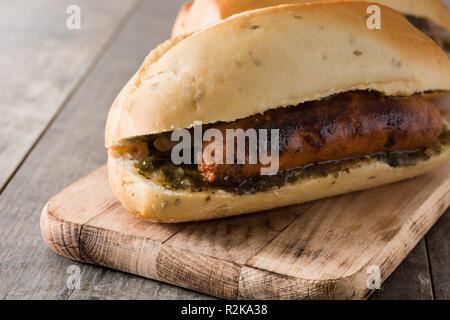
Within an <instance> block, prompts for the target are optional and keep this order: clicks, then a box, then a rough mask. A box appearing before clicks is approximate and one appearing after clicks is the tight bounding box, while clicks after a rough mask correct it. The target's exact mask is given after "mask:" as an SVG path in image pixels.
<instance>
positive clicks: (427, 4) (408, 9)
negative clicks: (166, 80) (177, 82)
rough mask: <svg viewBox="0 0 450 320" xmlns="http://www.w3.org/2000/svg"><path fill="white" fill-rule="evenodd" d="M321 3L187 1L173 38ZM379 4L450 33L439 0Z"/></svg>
mask: <svg viewBox="0 0 450 320" xmlns="http://www.w3.org/2000/svg"><path fill="white" fill-rule="evenodd" d="M319 1H324V0H196V1H195V2H187V3H186V4H185V5H184V6H183V7H182V8H181V10H180V13H179V14H178V17H177V20H176V22H175V24H174V27H173V29H172V36H177V35H180V34H184V33H189V32H193V31H196V30H200V29H202V28H204V27H206V26H208V25H210V24H212V23H214V22H216V21H218V20H221V19H225V18H228V17H230V16H232V15H234V14H237V13H240V12H243V11H248V10H255V9H259V8H265V7H271V6H278V5H282V4H293V3H305V2H319ZM325 1H326V0H325ZM376 2H378V3H381V4H384V5H386V6H389V7H391V8H393V9H396V10H398V11H399V12H401V13H403V14H404V15H412V16H416V17H423V18H427V19H429V20H431V21H432V22H434V23H436V24H437V25H439V26H441V27H443V28H446V29H448V30H450V11H449V10H448V9H447V7H446V6H445V5H444V4H443V3H442V2H441V1H440V0H378V1H376Z"/></svg>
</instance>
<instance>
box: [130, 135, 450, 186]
mask: <svg viewBox="0 0 450 320" xmlns="http://www.w3.org/2000/svg"><path fill="white" fill-rule="evenodd" d="M448 144H450V130H446V131H444V132H443V133H442V134H441V135H440V136H439V138H438V140H437V141H436V142H435V143H434V144H433V145H431V146H429V147H427V148H422V149H417V150H411V151H391V152H378V153H374V154H370V155H361V156H357V157H353V158H349V159H343V160H337V161H328V162H323V163H316V164H311V165H307V166H303V167H297V168H292V169H288V170H284V171H280V172H279V173H278V174H277V175H274V176H258V177H251V178H248V179H247V180H245V181H243V182H242V183H241V184H240V185H238V186H235V187H218V186H215V185H212V184H209V183H207V182H206V181H205V180H204V179H203V176H202V175H201V173H200V172H199V171H198V170H197V166H196V165H179V166H178V165H175V164H173V163H172V162H171V161H170V154H169V153H162V152H158V151H157V150H156V149H155V148H154V147H153V145H152V143H151V142H149V143H148V148H149V153H150V154H151V156H148V157H146V158H145V159H143V160H142V161H140V162H139V163H137V164H136V168H138V169H139V173H140V174H142V175H143V176H145V177H147V178H149V179H152V180H153V181H155V182H157V183H158V184H160V185H162V186H164V187H165V188H167V189H169V190H191V191H192V192H199V191H202V190H204V189H216V190H225V191H227V192H233V193H237V194H253V193H257V192H264V191H268V190H271V189H278V188H280V187H282V186H285V185H287V184H290V183H294V182H296V181H298V180H299V179H310V178H317V177H327V176H329V175H333V176H334V177H336V178H337V177H338V176H339V175H340V174H344V173H349V172H350V170H351V169H354V168H358V167H360V166H361V165H362V164H364V163H367V162H370V161H371V160H373V159H377V160H379V161H382V162H384V163H386V164H388V165H389V166H391V167H399V166H412V165H415V164H416V163H418V162H420V161H424V160H428V159H429V158H430V157H432V156H434V155H438V154H439V153H440V152H441V150H442V147H443V146H446V145H448Z"/></svg>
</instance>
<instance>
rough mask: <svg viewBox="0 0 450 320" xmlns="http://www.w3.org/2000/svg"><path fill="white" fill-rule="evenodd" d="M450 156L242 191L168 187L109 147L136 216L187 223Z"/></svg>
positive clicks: (111, 164) (118, 188) (118, 187)
mask: <svg viewBox="0 0 450 320" xmlns="http://www.w3.org/2000/svg"><path fill="white" fill-rule="evenodd" d="M449 158H450V146H446V147H445V148H444V149H443V150H442V152H441V153H440V154H439V155H434V156H432V157H431V158H430V159H428V160H425V161H422V162H419V163H418V164H416V165H412V166H406V167H395V168H393V167H390V166H389V165H387V164H385V163H384V162H381V161H379V160H375V159H374V160H372V161H371V162H369V163H366V162H364V163H362V165H361V167H355V168H353V169H350V170H349V171H342V172H340V174H339V175H338V176H337V177H336V176H335V175H331V174H330V175H328V176H326V177H320V178H310V179H305V180H298V181H297V182H295V183H293V184H289V185H285V186H283V187H281V188H279V189H275V190H270V191H267V192H258V193H255V194H243V195H238V194H234V193H229V192H225V191H220V192H218V191H216V192H215V193H213V190H212V189H210V190H205V191H202V192H190V191H169V190H167V189H164V188H163V187H161V186H159V185H157V184H155V183H153V182H152V181H151V180H149V179H147V178H145V177H143V176H142V175H140V174H139V173H138V171H137V169H136V168H135V167H134V164H133V162H132V161H129V160H126V159H124V158H120V157H115V156H114V153H113V152H111V151H110V152H109V157H108V176H109V180H110V184H111V187H112V190H113V192H114V193H115V195H116V196H117V198H118V199H119V200H120V201H121V203H122V204H123V206H124V207H125V208H126V209H127V210H128V211H129V212H131V213H133V214H134V215H136V216H138V217H140V218H143V219H147V220H151V221H155V222H166V223H172V222H184V221H196V220H208V219H215V218H222V217H229V216H234V215H240V214H245V213H252V212H259V211H264V210H269V209H272V208H277V207H282V206H288V205H293V204H298V203H303V202H307V201H312V200H317V199H321V198H325V197H330V196H334V195H339V194H344V193H348V192H352V191H357V190H363V189H367V188H373V187H377V186H381V185H385V184H388V183H393V182H396V181H400V180H403V179H408V178H412V177H415V176H418V175H421V174H423V173H426V172H428V171H430V170H433V169H435V168H437V167H439V166H440V165H442V164H443V163H445V162H446V161H447V160H448V159H449Z"/></svg>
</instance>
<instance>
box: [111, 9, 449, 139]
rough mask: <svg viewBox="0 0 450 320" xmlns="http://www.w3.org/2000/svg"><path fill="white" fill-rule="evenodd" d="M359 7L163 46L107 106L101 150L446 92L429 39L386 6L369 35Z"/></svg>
mask: <svg viewBox="0 0 450 320" xmlns="http://www.w3.org/2000/svg"><path fill="white" fill-rule="evenodd" d="M366 9H367V3H362V2H323V3H313V4H311V5H298V4H297V5H285V6H279V7H271V8H266V9H259V10H255V11H251V12H246V13H242V14H239V15H235V16H233V17H231V18H229V19H226V20H223V21H221V22H220V23H218V24H215V25H213V26H211V27H209V28H207V29H204V30H202V31H200V32H196V33H194V34H192V35H190V36H189V35H184V36H181V37H178V38H175V39H172V40H169V41H167V42H166V43H164V44H162V45H161V46H159V47H158V48H157V49H155V50H154V51H152V52H151V53H150V54H149V56H148V57H147V58H146V59H145V61H144V63H143V65H142V66H141V68H140V69H139V71H138V72H137V73H136V74H135V75H134V76H133V78H132V79H131V80H130V81H129V82H128V84H127V85H126V86H125V88H124V89H123V90H122V91H121V92H120V94H119V96H118V97H117V98H116V100H115V102H114V103H113V106H112V107H111V110H110V113H109V116H108V121H107V125H106V131H105V136H106V138H105V140H106V141H105V144H106V147H111V146H115V145H120V144H123V143H124V142H125V141H126V140H127V139H130V138H133V137H136V136H141V135H148V134H154V133H160V132H166V131H172V130H175V129H181V128H189V127H191V126H192V125H193V124H194V121H202V123H203V124H206V123H214V122H217V121H234V120H236V119H240V118H244V117H247V116H251V115H254V114H257V113H262V112H264V111H266V110H268V109H273V108H278V107H282V106H289V105H297V104H299V103H302V102H305V101H312V100H317V99H321V98H323V97H328V96H330V95H332V94H337V93H341V92H345V91H349V90H376V91H379V92H382V93H383V94H385V95H411V94H413V93H416V92H424V91H428V90H449V89H450V60H449V59H448V58H447V56H446V55H445V53H444V52H443V51H442V50H441V49H440V48H439V47H438V46H437V45H436V44H435V43H434V42H433V41H432V40H431V39H429V38H428V37H426V36H425V35H424V34H423V33H421V32H420V31H418V30H417V29H415V28H414V27H413V26H412V25H411V24H410V23H409V22H407V20H406V19H405V18H404V17H403V16H402V15H400V14H399V13H398V12H396V11H395V10H392V9H390V8H388V7H385V6H381V14H382V17H383V19H382V29H381V30H369V29H368V28H367V27H366V16H367V13H366ZM324 21H326V23H325V22H324ZM423 57H427V59H424V58H423Z"/></svg>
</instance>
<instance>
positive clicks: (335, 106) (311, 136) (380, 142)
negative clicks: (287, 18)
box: [198, 91, 443, 185]
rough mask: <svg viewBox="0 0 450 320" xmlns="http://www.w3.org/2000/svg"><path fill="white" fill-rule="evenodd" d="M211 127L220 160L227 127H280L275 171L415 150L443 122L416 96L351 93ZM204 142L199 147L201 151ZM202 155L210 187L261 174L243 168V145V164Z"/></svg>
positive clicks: (427, 141)
mask: <svg viewBox="0 0 450 320" xmlns="http://www.w3.org/2000/svg"><path fill="white" fill-rule="evenodd" d="M214 127H215V128H217V129H219V130H220V131H221V132H222V134H223V136H224V153H223V154H224V159H225V149H226V147H225V130H226V129H237V128H241V129H244V130H246V129H249V128H254V129H279V130H280V131H279V137H280V138H279V139H280V141H279V142H280V148H279V150H280V153H279V170H285V169H289V168H293V167H298V166H303V165H307V164H311V163H317V162H322V161H329V160H339V159H343V158H347V157H351V156H356V155H361V154H370V153H374V152H379V151H392V150H413V149H417V148H420V147H423V146H426V145H429V144H431V143H432V142H434V141H435V140H436V139H437V138H438V136H439V135H440V134H441V133H442V130H443V122H442V118H441V115H440V113H439V111H438V109H437V108H436V107H435V106H434V105H433V104H432V103H431V102H429V101H428V100H426V99H424V98H422V97H421V96H419V95H414V96H409V97H386V96H383V95H381V94H378V93H374V92H371V93H370V92H363V91H354V92H347V93H342V94H339V95H336V96H333V97H330V98H328V99H323V100H320V101H315V102H307V103H303V104H300V105H298V106H294V107H288V108H278V109H274V110H269V111H267V112H265V113H264V114H262V115H255V116H252V117H248V118H245V119H241V120H237V121H234V122H231V123H221V124H217V125H215V126H214ZM209 143H211V142H205V143H204V144H203V152H204V153H205V148H206V146H207V145H208V144H209ZM235 143H236V141H235ZM236 149H237V148H235V150H236ZM268 150H270V147H268ZM235 156H236V155H235ZM205 157H206V155H205V154H202V157H201V159H202V162H200V164H199V166H198V167H199V170H200V171H201V172H202V174H203V176H204V178H205V180H206V181H208V182H210V183H217V184H221V185H230V184H237V183H240V182H241V181H243V180H245V179H246V178H248V177H251V176H257V175H260V169H261V167H262V164H260V163H258V164H248V148H247V147H246V159H247V160H246V164H241V165H239V164H215V163H214V164H210V165H208V164H206V163H205V161H204V159H205ZM199 158H200V156H199ZM224 163H225V160H224Z"/></svg>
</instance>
